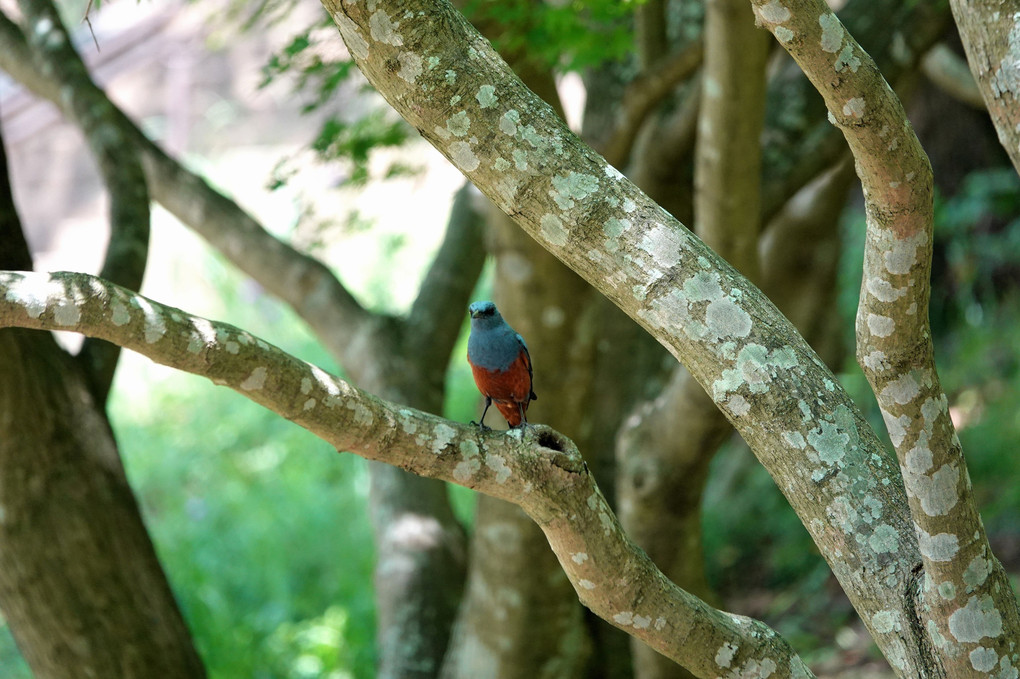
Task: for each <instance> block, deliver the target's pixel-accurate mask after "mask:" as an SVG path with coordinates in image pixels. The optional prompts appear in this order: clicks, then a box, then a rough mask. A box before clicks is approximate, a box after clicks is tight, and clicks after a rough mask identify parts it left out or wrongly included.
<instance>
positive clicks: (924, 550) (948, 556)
mask: <svg viewBox="0 0 1020 679" xmlns="http://www.w3.org/2000/svg"><path fill="white" fill-rule="evenodd" d="M914 529H915V530H916V531H917V546H918V548H919V549H920V551H921V555H922V556H923V557H924V558H926V559H928V560H929V561H939V562H945V561H951V560H952V559H953V557H955V556H956V553H957V552H959V551H960V539H959V538H958V537H956V536H955V535H953V534H952V533H936V534H935V535H931V534H929V533H928V532H927V531H925V530H924V529H923V528H921V527H920V526H918V525H917V524H916V523H915V524H914Z"/></svg>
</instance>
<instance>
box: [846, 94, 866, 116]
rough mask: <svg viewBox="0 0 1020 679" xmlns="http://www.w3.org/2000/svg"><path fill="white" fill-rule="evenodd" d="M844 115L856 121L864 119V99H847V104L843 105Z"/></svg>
mask: <svg viewBox="0 0 1020 679" xmlns="http://www.w3.org/2000/svg"><path fill="white" fill-rule="evenodd" d="M843 115H845V116H850V117H851V118H854V119H855V120H860V119H861V118H863V117H864V98H863V97H853V98H851V99H847V100H846V103H844V104H843Z"/></svg>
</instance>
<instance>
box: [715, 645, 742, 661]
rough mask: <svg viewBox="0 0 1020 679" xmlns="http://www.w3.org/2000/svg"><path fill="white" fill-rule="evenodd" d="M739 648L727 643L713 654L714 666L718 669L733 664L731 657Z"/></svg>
mask: <svg viewBox="0 0 1020 679" xmlns="http://www.w3.org/2000/svg"><path fill="white" fill-rule="evenodd" d="M738 648H739V646H737V645H736V644H734V643H732V642H730V641H727V642H726V643H724V644H723V645H722V646H720V647H719V650H718V651H716V652H715V664H716V665H718V666H719V667H729V666H730V663H732V662H733V655H734V654H735V653H736V652H737V649H738Z"/></svg>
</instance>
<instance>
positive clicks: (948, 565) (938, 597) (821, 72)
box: [753, 0, 1020, 677]
mask: <svg viewBox="0 0 1020 679" xmlns="http://www.w3.org/2000/svg"><path fill="white" fill-rule="evenodd" d="M753 3H754V6H755V11H756V13H757V14H758V17H759V18H760V19H761V21H762V22H763V23H764V24H765V25H766V26H768V28H769V30H770V31H772V33H773V34H774V35H775V36H776V38H777V39H778V40H779V41H780V42H781V43H782V44H783V45H784V46H785V47H786V48H787V50H788V51H789V52H790V54H791V55H792V56H793V57H794V59H796V61H797V63H798V64H799V65H800V66H801V68H802V69H803V70H804V72H805V74H807V76H808V78H809V79H810V80H811V81H812V83H814V85H815V87H816V88H817V89H818V91H819V92H820V93H821V94H822V96H823V98H824V99H825V102H826V105H827V107H828V109H829V118H830V120H831V121H832V122H833V124H834V125H836V126H837V127H839V128H840V129H841V130H842V131H843V134H844V136H845V137H846V140H847V143H848V144H849V146H850V149H851V151H853V154H854V158H855V161H856V168H857V174H858V176H859V177H860V179H861V183H862V185H863V188H864V196H865V208H866V211H867V239H866V244H865V254H864V282H863V285H862V289H861V301H860V307H859V309H858V314H857V344H858V346H857V354H858V361H859V362H860V364H861V367H862V368H863V369H864V372H865V374H866V375H867V377H868V381H869V382H870V383H871V387H872V390H873V391H874V392H875V396H876V398H877V399H878V403H879V406H880V407H881V409H882V414H883V416H884V418H885V421H886V426H887V428H888V430H889V434H890V436H891V438H892V442H893V445H894V446H895V448H896V453H897V457H898V458H899V461H900V466H901V469H902V472H903V477H904V480H905V483H906V490H907V497H908V498H909V502H910V514H911V518H912V519H913V522H914V525H915V527H916V529H917V533H918V536H919V545H920V553H921V557H922V559H923V563H924V570H925V573H926V576H927V578H928V582H929V583H930V584H929V587H928V588H926V589H925V590H924V591H922V592H921V593H920V598H921V600H922V602H923V605H921V606H919V609H920V615H921V619H922V621H923V622H924V623H925V627H926V628H927V629H929V630H930V631H931V632H930V633H932V636H935V634H938V635H939V637H940V638H942V639H945V643H943V644H941V645H939V644H936V648H935V652H936V653H937V654H938V656H939V660H940V663H941V665H942V666H943V668H944V671H945V672H946V674H947V675H948V676H953V677H956V676H969V675H970V673H972V672H973V671H974V670H990V669H992V666H994V665H995V663H996V662H998V659H999V658H1000V657H1001V658H1004V659H1005V662H1007V663H1011V662H1012V661H1011V660H1010V654H1011V653H1013V652H1015V648H1014V646H1013V645H1014V644H1015V639H1016V635H1017V634H1018V633H1020V611H1018V609H1017V602H1016V599H1015V597H1014V596H1013V594H1012V591H1011V589H1010V585H1009V581H1008V579H1007V577H1006V574H1005V572H1004V571H1003V569H1002V567H1001V565H1000V564H999V563H998V562H997V561H996V560H995V558H994V557H993V556H992V554H991V550H990V549H989V546H988V539H987V536H986V535H985V532H984V528H983V526H982V525H981V519H980V517H979V516H978V514H977V510H976V508H975V505H974V501H973V496H972V494H971V488H970V481H969V476H968V474H967V468H966V463H965V461H964V459H963V454H962V450H961V448H960V442H959V439H958V438H957V437H956V432H955V430H954V428H953V424H952V420H951V419H950V417H949V408H948V399H947V398H946V395H945V393H944V392H943V391H942V388H941V386H940V384H939V379H938V374H937V372H936V370H935V359H934V350H933V347H932V342H931V331H930V328H929V325H928V298H929V295H930V288H929V279H930V274H931V249H932V230H933V205H932V172H931V166H930V164H929V163H928V157H927V156H926V155H925V153H924V150H923V149H922V148H921V144H920V142H919V141H918V140H917V137H916V135H914V133H913V130H912V128H911V127H910V124H909V123H908V122H907V118H906V114H905V113H904V111H903V107H902V105H901V104H900V101H899V99H898V98H897V97H896V95H895V94H894V93H893V91H892V88H891V87H889V84H888V83H887V82H886V81H885V79H884V78H883V77H882V74H881V72H879V70H878V67H877V66H876V65H875V63H874V61H872V59H871V58H870V57H869V56H868V55H867V53H865V52H864V51H863V50H862V49H861V47H860V45H858V44H857V42H856V41H855V40H854V39H853V37H852V36H851V35H850V34H849V33H847V32H846V30H845V29H844V27H843V25H842V24H841V23H840V22H839V20H838V19H837V18H836V16H835V15H834V14H832V12H831V11H829V9H828V7H827V6H826V5H825V4H824V3H823V2H821V0H788V2H787V5H786V6H782V5H779V4H778V3H777V2H776V1H775V0H769V2H767V3H766V2H764V0H753ZM893 152H895V154H894V155H891V154H892V153H893ZM936 588H938V593H936V592H935V590H936ZM972 618H974V619H976V620H978V621H979V624H978V626H977V629H974V628H970V627H968V628H967V629H966V631H964V629H963V628H962V627H961V626H960V625H961V622H960V621H961V620H967V621H970V620H971V619H972ZM936 630H937V632H936ZM975 654H976V655H975ZM989 654H990V655H989ZM992 656H994V658H995V661H994V662H991V661H990V658H991V657H992ZM889 659H890V661H893V663H894V664H896V663H895V656H889ZM986 665H987V667H985V666H986ZM1011 666H1012V665H1011ZM901 669H902V668H901ZM1014 672H1015V670H1014Z"/></svg>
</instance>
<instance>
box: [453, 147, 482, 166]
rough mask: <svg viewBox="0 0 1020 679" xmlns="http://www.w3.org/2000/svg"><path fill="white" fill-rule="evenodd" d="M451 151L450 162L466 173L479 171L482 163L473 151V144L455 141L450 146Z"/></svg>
mask: <svg viewBox="0 0 1020 679" xmlns="http://www.w3.org/2000/svg"><path fill="white" fill-rule="evenodd" d="M449 150H450V160H452V161H453V164H454V165H456V166H457V167H459V168H460V169H461V170H463V171H464V172H474V171H475V170H477V169H478V165H479V164H480V161H479V160H478V156H476V155H475V152H474V151H473V150H471V144H469V143H467V142H466V141H455V142H453V143H451V144H450V147H449Z"/></svg>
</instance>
